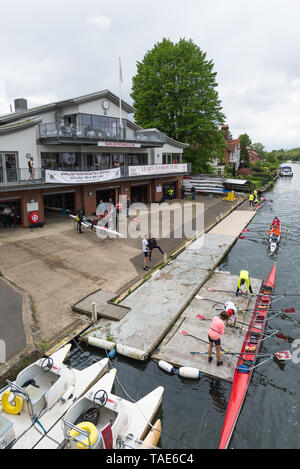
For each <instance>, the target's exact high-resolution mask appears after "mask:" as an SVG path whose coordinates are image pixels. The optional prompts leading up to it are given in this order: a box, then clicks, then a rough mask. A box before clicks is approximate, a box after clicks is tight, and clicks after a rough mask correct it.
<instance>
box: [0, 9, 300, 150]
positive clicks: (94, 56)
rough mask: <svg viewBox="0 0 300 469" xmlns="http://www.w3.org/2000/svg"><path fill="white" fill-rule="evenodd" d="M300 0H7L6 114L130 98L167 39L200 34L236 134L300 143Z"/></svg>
mask: <svg viewBox="0 0 300 469" xmlns="http://www.w3.org/2000/svg"><path fill="white" fill-rule="evenodd" d="M299 18H300V1H299V0H251V1H246V0H151V2H150V1H147V2H146V1H144V0H138V1H137V0H126V1H122V0H110V1H108V0H105V1H103V0H84V1H82V0H51V1H49V2H41V1H39V0H26V1H24V0H10V1H9V2H4V0H2V2H1V15H0V44H1V49H0V114H6V113H9V112H10V105H11V104H12V105H13V101H14V99H15V98H26V99H27V100H28V105H29V107H33V106H38V105H40V104H47V103H49V102H55V101H57V100H62V99H67V98H72V97H77V96H81V95H84V94H87V93H90V92H95V91H101V90H104V89H109V90H110V91H112V92H113V93H115V94H119V81H118V80H119V73H118V57H121V63H122V72H123V79H124V81H123V84H122V98H123V99H124V100H125V101H127V102H128V103H129V104H132V99H131V97H130V93H131V85H132V77H133V76H134V75H135V74H136V63H137V62H138V61H142V60H143V57H144V55H145V53H146V52H147V51H148V50H151V49H152V48H153V46H154V45H155V44H156V43H157V42H160V41H161V40H162V38H164V37H166V38H169V39H170V40H172V41H173V42H178V40H179V39H180V38H186V39H192V40H193V41H194V42H195V44H197V45H198V46H199V47H200V49H201V50H202V51H204V52H206V53H207V59H208V60H212V61H213V63H214V71H215V72H216V73H217V77H216V80H217V83H218V91H219V97H220V99H221V102H222V106H223V113H224V114H225V116H226V123H227V124H228V125H229V128H230V131H231V134H232V135H233V137H234V138H237V137H238V136H239V135H240V134H242V133H247V134H248V135H249V136H250V138H251V140H252V142H253V143H256V142H260V143H262V144H263V145H264V146H265V147H266V150H268V151H271V150H273V149H280V148H284V149H288V148H293V147H300V112H299V108H300V60H299V58H298V55H299V49H300V27H299Z"/></svg>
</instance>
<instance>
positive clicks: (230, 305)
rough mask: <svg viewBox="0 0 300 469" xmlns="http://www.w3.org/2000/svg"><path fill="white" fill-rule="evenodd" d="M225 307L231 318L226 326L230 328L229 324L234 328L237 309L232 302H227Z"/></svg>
mask: <svg viewBox="0 0 300 469" xmlns="http://www.w3.org/2000/svg"><path fill="white" fill-rule="evenodd" d="M224 306H225V311H226V313H227V314H228V316H229V319H228V321H226V326H228V323H229V326H231V327H234V326H235V324H236V314H237V307H236V306H235V304H234V303H233V302H232V301H227V302H226V303H225V305H224Z"/></svg>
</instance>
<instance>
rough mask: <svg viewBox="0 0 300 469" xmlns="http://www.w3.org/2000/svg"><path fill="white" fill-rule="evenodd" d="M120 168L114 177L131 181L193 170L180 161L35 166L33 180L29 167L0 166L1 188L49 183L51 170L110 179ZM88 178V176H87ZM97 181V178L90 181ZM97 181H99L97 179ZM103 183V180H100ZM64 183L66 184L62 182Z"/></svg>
mask: <svg viewBox="0 0 300 469" xmlns="http://www.w3.org/2000/svg"><path fill="white" fill-rule="evenodd" d="M116 168H119V173H118V176H117V177H116V176H115V175H113V177H112V179H114V180H120V181H122V180H123V181H124V180H127V181H131V180H134V179H141V178H143V179H148V178H149V179H151V178H155V177H156V178H157V177H163V176H180V175H181V176H182V175H187V174H189V173H190V171H191V163H182V164H181V163H179V164H158V165H142V164H140V165H136V166H133V165H128V164H126V165H122V166H119V167H118V166H115V165H111V167H110V168H107V169H100V168H96V167H91V166H80V167H76V168H74V167H73V168H66V167H56V168H52V169H51V168H49V169H48V170H47V169H46V168H35V170H34V177H33V181H32V180H31V175H30V173H29V170H28V168H14V169H3V168H0V189H4V188H11V189H12V188H13V187H15V188H18V187H19V188H22V187H25V186H29V185H30V186H32V187H38V186H39V185H45V184H49V178H48V179H47V177H46V176H47V175H46V171H49V172H51V174H52V175H55V174H58V173H67V174H68V176H69V177H72V175H73V176H74V179H76V175H78V176H79V174H78V173H79V172H83V173H85V175H87V176H88V175H89V174H91V175H92V174H93V175H95V173H96V172H97V171H100V172H101V173H102V174H103V175H104V176H106V178H105V181H109V180H110V175H109V173H110V171H111V170H112V169H116ZM87 179H88V178H87ZM90 182H91V183H92V182H95V180H91V181H90ZM96 182H97V181H96ZM99 182H100V183H101V181H99ZM82 183H83V184H87V183H89V181H88V180H83V181H82ZM62 184H64V183H63V182H62Z"/></svg>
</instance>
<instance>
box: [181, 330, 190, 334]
mask: <svg viewBox="0 0 300 469" xmlns="http://www.w3.org/2000/svg"><path fill="white" fill-rule="evenodd" d="M180 334H182V335H190V334H189V333H188V332H186V331H184V330H183V329H181V331H180Z"/></svg>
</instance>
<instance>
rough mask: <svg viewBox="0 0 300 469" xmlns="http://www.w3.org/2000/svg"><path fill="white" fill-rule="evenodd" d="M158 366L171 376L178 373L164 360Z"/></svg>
mask: <svg viewBox="0 0 300 469" xmlns="http://www.w3.org/2000/svg"><path fill="white" fill-rule="evenodd" d="M158 366H159V368H161V369H162V370H165V371H167V372H168V373H171V374H173V373H175V371H176V370H175V368H174V366H172V365H170V363H167V362H165V361H163V360H159V362H158Z"/></svg>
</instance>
